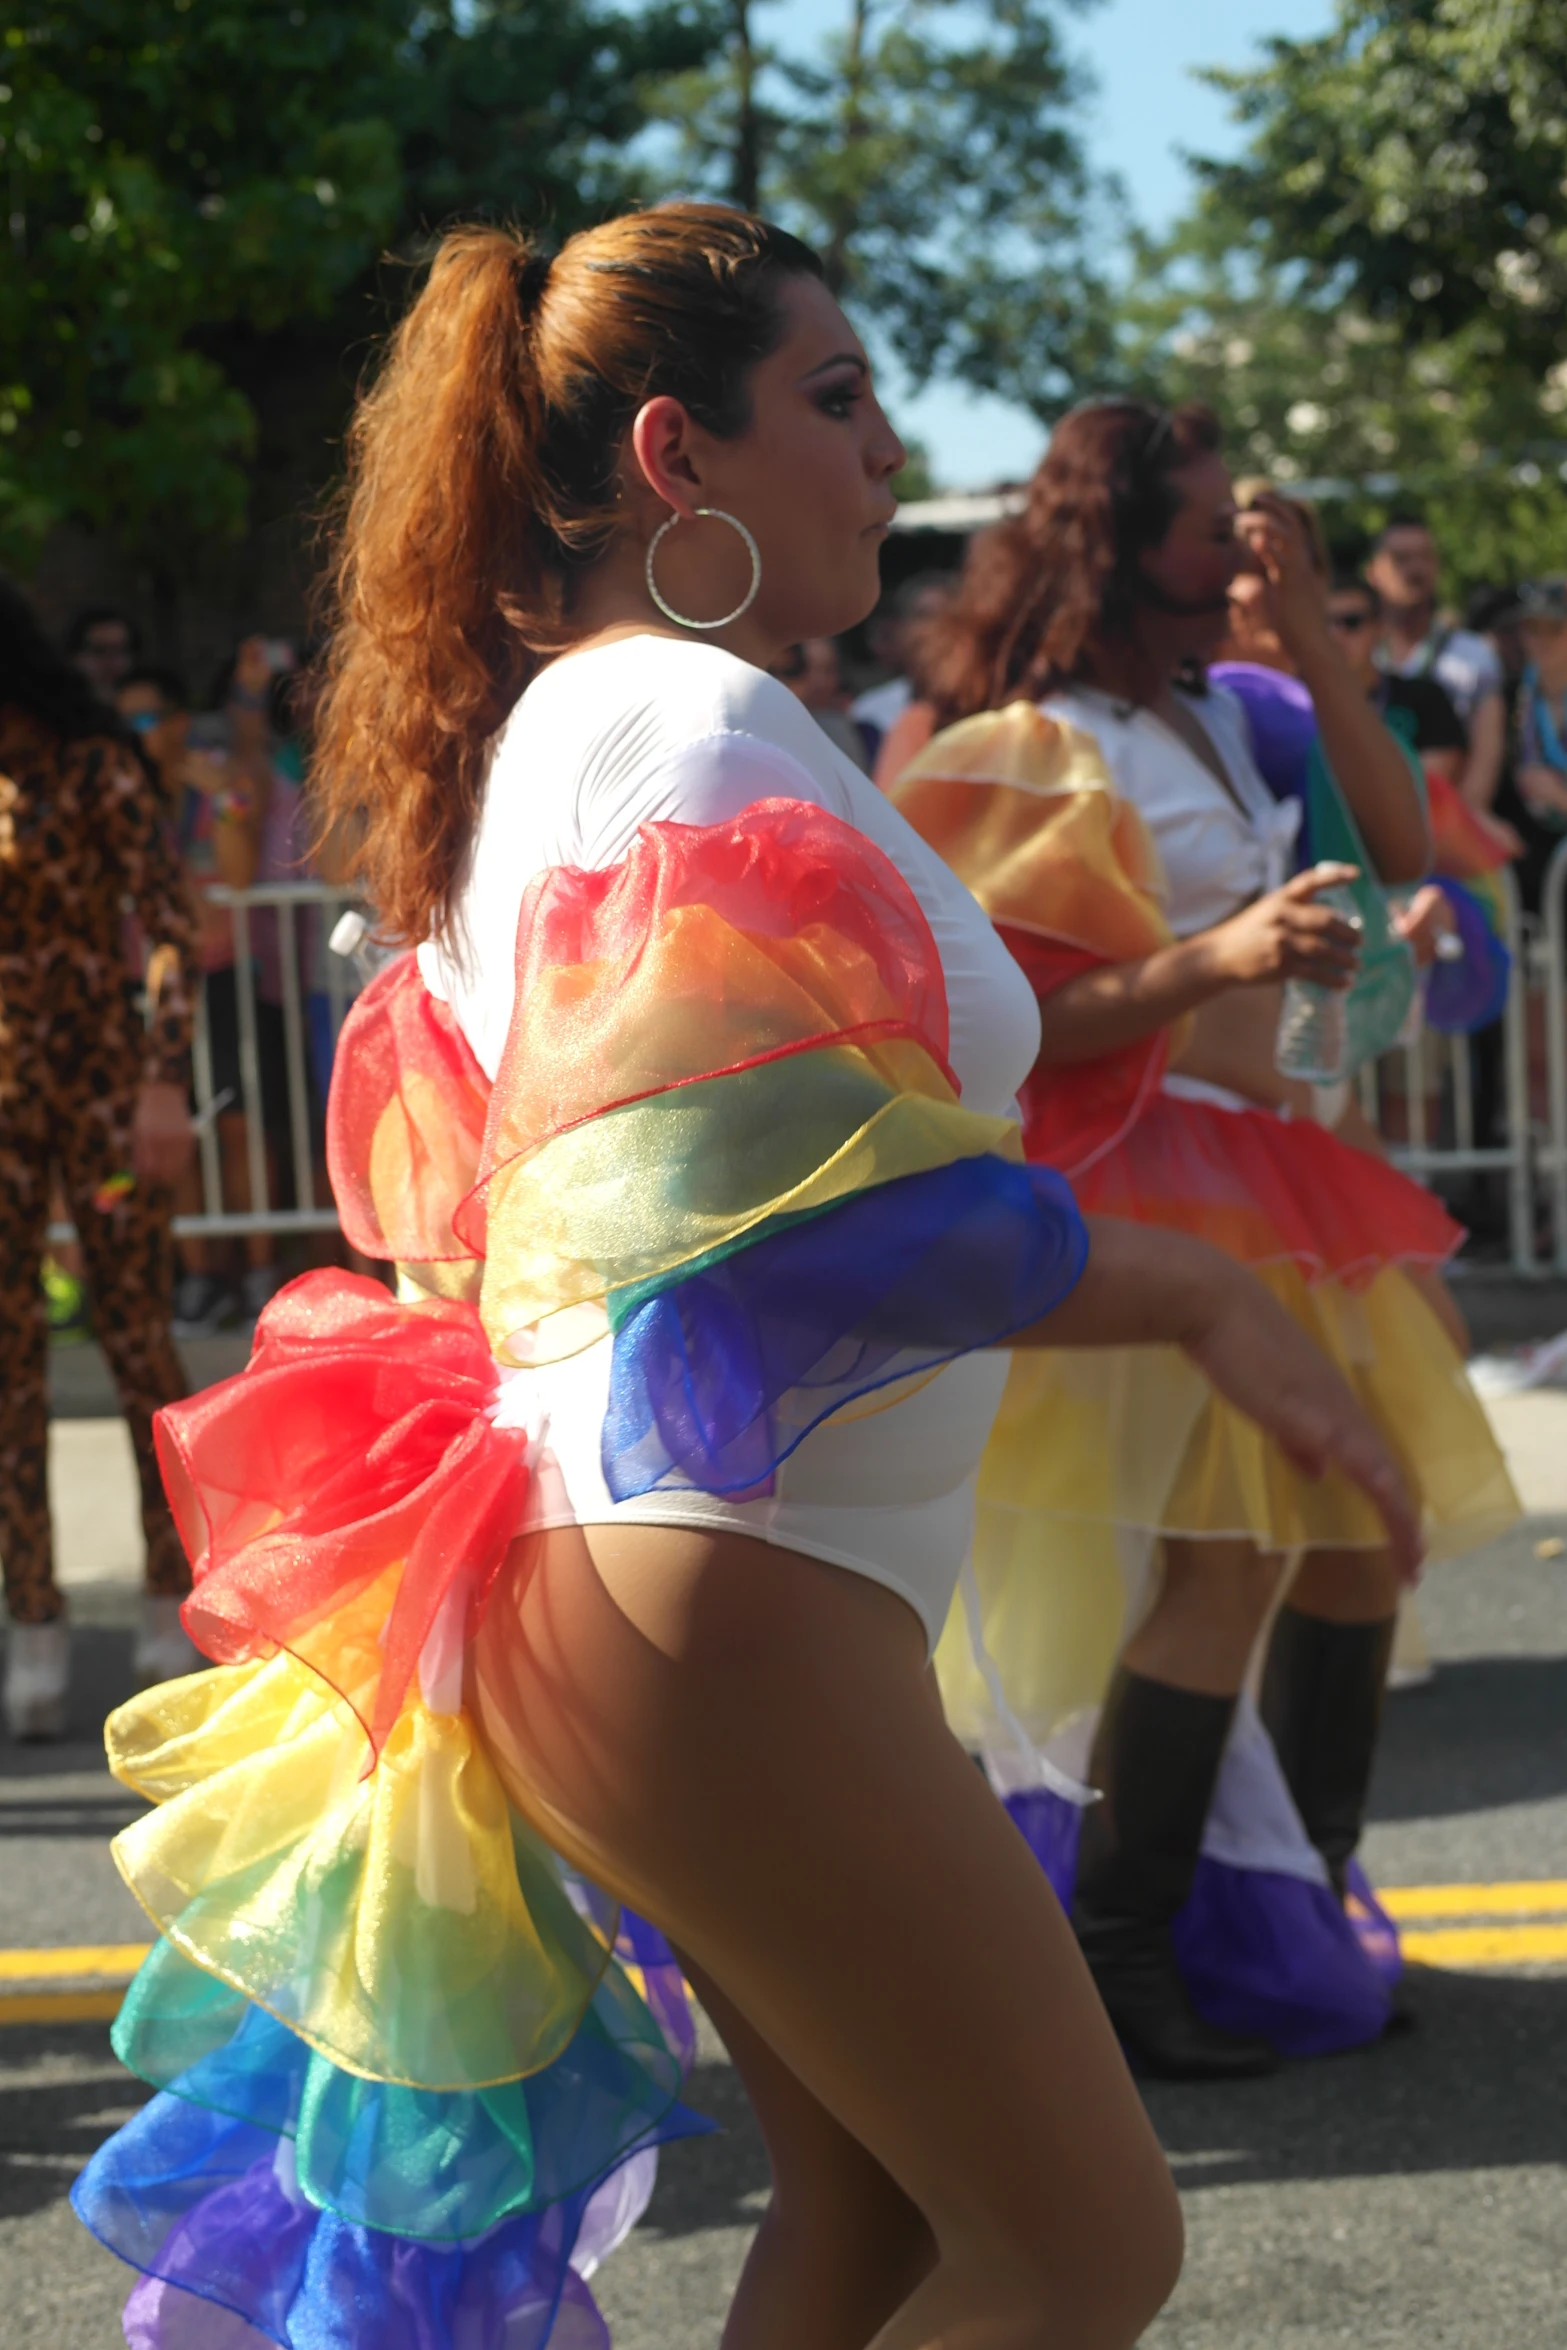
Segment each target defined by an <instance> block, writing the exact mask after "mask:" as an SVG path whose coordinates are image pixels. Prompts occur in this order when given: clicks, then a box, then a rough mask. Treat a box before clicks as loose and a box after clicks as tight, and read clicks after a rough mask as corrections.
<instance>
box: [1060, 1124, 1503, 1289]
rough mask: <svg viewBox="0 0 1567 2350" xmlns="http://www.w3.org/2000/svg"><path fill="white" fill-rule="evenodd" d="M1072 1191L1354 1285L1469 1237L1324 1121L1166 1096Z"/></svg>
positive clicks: (1095, 1211) (1087, 1202)
mask: <svg viewBox="0 0 1567 2350" xmlns="http://www.w3.org/2000/svg"><path fill="white" fill-rule="evenodd" d="M1072 1187H1073V1189H1074V1191H1075V1192H1076V1194H1077V1199H1078V1204H1079V1206H1080V1207H1081V1208H1082V1210H1083V1212H1084V1214H1085V1215H1101V1216H1126V1217H1128V1218H1130V1220H1131V1221H1132V1222H1133V1223H1136V1224H1156V1225H1163V1226H1165V1227H1166V1228H1167V1229H1169V1230H1171V1231H1176V1232H1188V1233H1191V1234H1193V1235H1195V1236H1196V1237H1197V1238H1198V1239H1200V1240H1207V1241H1211V1242H1212V1243H1213V1244H1214V1245H1215V1246H1216V1247H1218V1248H1222V1249H1223V1250H1224V1251H1225V1253H1226V1255H1228V1256H1232V1257H1237V1258H1239V1259H1240V1261H1241V1262H1242V1263H1243V1264H1247V1265H1264V1264H1278V1263H1282V1262H1293V1263H1294V1264H1296V1265H1298V1266H1299V1267H1300V1269H1301V1271H1302V1273H1303V1274H1304V1275H1305V1276H1306V1278H1307V1279H1308V1280H1322V1279H1326V1278H1332V1279H1334V1280H1338V1281H1342V1282H1345V1283H1346V1284H1348V1285H1349V1286H1351V1287H1364V1286H1365V1285H1366V1284H1367V1283H1369V1282H1371V1281H1373V1280H1374V1279H1375V1278H1376V1276H1377V1274H1378V1273H1380V1272H1381V1271H1383V1269H1384V1268H1385V1267H1387V1266H1389V1265H1439V1264H1441V1263H1443V1262H1444V1260H1445V1259H1446V1258H1448V1257H1449V1256H1451V1255H1452V1253H1453V1251H1454V1249H1455V1248H1456V1247H1457V1246H1458V1243H1459V1242H1460V1241H1461V1240H1462V1238H1463V1228H1462V1226H1460V1225H1458V1224H1455V1223H1454V1222H1453V1219H1452V1218H1451V1216H1449V1215H1448V1213H1447V1211H1446V1209H1445V1208H1444V1207H1443V1206H1442V1204H1441V1202H1440V1201H1439V1200H1437V1199H1435V1198H1433V1196H1432V1194H1431V1193H1430V1192H1428V1191H1423V1190H1422V1189H1421V1187H1420V1185H1419V1184H1418V1183H1413V1182H1411V1181H1410V1179H1409V1177H1408V1176H1407V1175H1401V1174H1399V1172H1398V1170H1397V1169H1396V1168H1394V1167H1390V1166H1388V1165H1387V1164H1386V1163H1385V1162H1384V1161H1383V1160H1381V1159H1378V1158H1373V1157H1372V1156H1371V1155H1370V1154H1369V1153H1368V1152H1365V1151H1359V1150H1354V1149H1352V1148H1351V1147H1350V1145H1349V1144H1348V1143H1343V1142H1340V1141H1338V1140H1337V1139H1336V1137H1335V1136H1333V1135H1331V1134H1329V1133H1328V1132H1327V1131H1326V1129H1325V1128H1323V1127H1321V1126H1314V1125H1312V1124H1310V1123H1309V1122H1308V1121H1307V1120H1305V1119H1285V1118H1277V1117H1274V1116H1273V1115H1272V1114H1271V1113H1270V1112H1268V1111H1266V1110H1223V1109H1219V1108H1218V1107H1216V1106H1215V1105H1213V1104H1211V1103H1208V1102H1194V1101H1187V1100H1184V1099H1182V1098H1180V1097H1179V1096H1177V1095H1174V1094H1167V1093H1159V1094H1156V1095H1155V1096H1154V1097H1153V1099H1152V1100H1151V1101H1150V1102H1149V1104H1148V1106H1147V1108H1146V1109H1145V1110H1144V1111H1143V1114H1142V1116H1141V1117H1140V1118H1139V1119H1138V1121H1137V1123H1136V1125H1135V1126H1134V1127H1133V1128H1132V1130H1131V1132H1130V1133H1129V1134H1127V1135H1125V1136H1124V1137H1123V1138H1122V1140H1121V1141H1120V1142H1119V1143H1118V1144H1117V1145H1116V1147H1115V1149H1113V1150H1111V1151H1108V1152H1106V1153H1105V1155H1104V1156H1103V1157H1102V1158H1099V1159H1096V1160H1095V1161H1094V1162H1093V1164H1092V1165H1090V1166H1088V1167H1085V1168H1081V1169H1079V1170H1078V1172H1077V1173H1076V1174H1075V1175H1074V1176H1073V1179H1072Z"/></svg>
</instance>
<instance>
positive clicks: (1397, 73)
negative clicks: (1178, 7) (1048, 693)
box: [1118, 0, 1567, 591]
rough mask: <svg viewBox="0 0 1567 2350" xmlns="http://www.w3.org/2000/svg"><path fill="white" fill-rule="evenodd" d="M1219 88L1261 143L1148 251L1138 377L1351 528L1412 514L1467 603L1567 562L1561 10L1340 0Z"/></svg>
mask: <svg viewBox="0 0 1567 2350" xmlns="http://www.w3.org/2000/svg"><path fill="white" fill-rule="evenodd" d="M1211 78H1212V79H1213V80H1214V81H1215V82H1217V83H1218V84H1219V85H1220V86H1221V87H1223V88H1225V89H1226V90H1228V91H1229V92H1230V93H1231V96H1232V98H1233V100H1234V104H1235V108H1236V112H1237V114H1238V115H1239V118H1240V119H1241V121H1242V122H1243V123H1244V124H1245V125H1246V126H1248V128H1249V131H1250V138H1249V141H1248V143H1247V146H1246V148H1245V151H1244V152H1243V154H1242V155H1241V156H1240V158H1239V159H1238V160H1237V161H1235V162H1233V163H1225V164H1214V163H1199V165H1198V170H1199V174H1200V183H1201V185H1200V194H1199V198H1198V201H1197V203H1196V205H1195V206H1194V208H1193V210H1192V212H1191V214H1190V216H1189V217H1188V218H1187V219H1186V220H1185V221H1184V222H1183V223H1182V224H1181V225H1180V226H1179V227H1178V228H1177V230H1176V231H1175V233H1174V234H1173V235H1172V237H1171V238H1170V239H1169V240H1168V241H1166V242H1165V243H1163V244H1162V245H1154V244H1151V243H1149V242H1147V241H1142V242H1140V243H1138V244H1136V245H1135V247H1134V252H1133V261H1132V266H1131V268H1130V270H1129V272H1128V276H1127V290H1126V291H1125V293H1124V294H1123V296H1122V301H1121V306H1120V316H1119V320H1118V338H1119V346H1120V359H1119V364H1120V368H1121V371H1122V374H1123V379H1124V380H1127V381H1129V382H1131V383H1132V384H1134V385H1136V386H1137V387H1139V388H1141V389H1145V390H1147V391H1149V392H1151V393H1154V394H1156V395H1159V396H1163V397H1166V398H1186V399H1201V400H1206V401H1207V402H1208V403H1209V404H1210V405H1211V406H1213V407H1214V408H1216V409H1217V410H1218V412H1219V414H1220V415H1221V417H1222V418H1223V419H1224V422H1225V425H1226V429H1227V435H1228V439H1229V445H1230V450H1231V454H1232V456H1233V458H1234V460H1235V462H1236V464H1237V467H1238V468H1239V469H1243V470H1255V471H1259V472H1266V473H1268V474H1270V475H1272V477H1273V478H1274V479H1275V480H1278V481H1281V482H1288V481H1301V482H1307V483H1310V484H1314V485H1318V491H1319V495H1321V496H1322V497H1323V500H1324V505H1325V511H1326V518H1327V520H1328V523H1329V527H1330V530H1332V531H1333V532H1334V533H1335V534H1336V535H1339V536H1341V537H1344V538H1346V539H1353V537H1354V536H1356V535H1357V534H1363V533H1365V532H1367V531H1370V530H1374V529H1375V528H1377V527H1378V526H1379V525H1380V524H1381V523H1382V522H1383V521H1384V520H1386V518H1387V516H1388V515H1389V513H1390V512H1393V511H1404V510H1408V509H1409V508H1411V507H1418V508H1420V509H1421V510H1423V511H1424V512H1425V513H1426V515H1427V517H1428V519H1429V520H1430V522H1431V524H1432V527H1433V529H1434V530H1435V531H1436V533H1437V536H1438V539H1439V541H1440V543H1441V545H1442V549H1443V553H1444V557H1445V559H1446V566H1447V575H1448V581H1449V585H1450V586H1451V587H1452V588H1453V589H1454V590H1456V591H1462V590H1465V589H1467V588H1470V587H1475V586H1479V585H1481V584H1485V583H1488V582H1494V581H1499V580H1506V579H1509V578H1516V577H1518V576H1519V575H1520V574H1523V573H1527V572H1531V571H1544V570H1557V569H1561V568H1563V566H1564V565H1567V477H1564V463H1567V327H1564V322H1563V312H1562V307H1561V302H1560V299H1559V295H1560V291H1561V290H1564V289H1563V287H1562V273H1563V271H1564V270H1567V233H1564V224H1567V207H1564V205H1563V202H1562V186H1563V180H1564V173H1567V11H1563V10H1562V9H1561V8H1560V7H1559V6H1555V5H1546V4H1544V0H1384V4H1380V5H1371V4H1367V0H1340V8H1339V14H1338V19H1337V22H1336V24H1335V26H1334V28H1333V30H1332V31H1331V32H1329V33H1328V34H1326V35H1325V36H1323V37H1322V38H1321V39H1319V40H1314V41H1273V42H1271V43H1270V44H1269V45H1268V55H1267V57H1266V59H1265V61H1264V62H1263V63H1262V64H1261V65H1260V66H1259V67H1258V68H1256V70H1255V71H1252V72H1247V73H1226V74H1214V75H1213V76H1212V77H1211Z"/></svg>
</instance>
